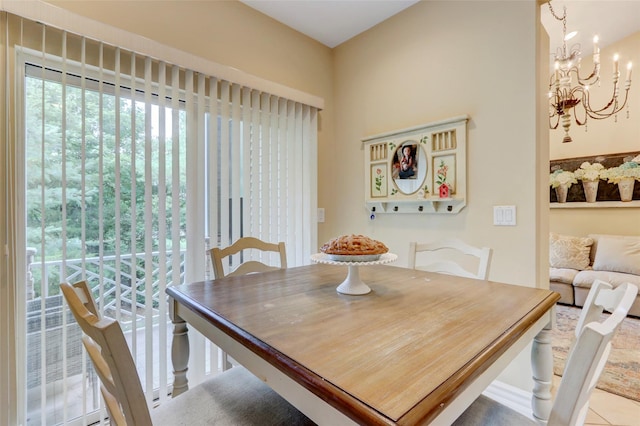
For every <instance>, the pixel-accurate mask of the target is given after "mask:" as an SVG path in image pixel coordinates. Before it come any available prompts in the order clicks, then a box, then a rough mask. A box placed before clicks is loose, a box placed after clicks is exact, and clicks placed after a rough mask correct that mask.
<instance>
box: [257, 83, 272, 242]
mask: <svg viewBox="0 0 640 426" xmlns="http://www.w3.org/2000/svg"><path fill="white" fill-rule="evenodd" d="M269 98H270V96H269V94H268V93H263V94H262V96H261V99H260V113H261V114H260V150H259V151H258V155H259V156H260V165H261V167H260V180H261V184H262V191H261V193H260V228H259V229H260V230H259V238H260V239H263V240H269V239H270V232H271V229H270V228H269V225H270V223H269V222H270V217H269V213H270V211H271V200H272V194H271V140H270V139H269V137H270V136H271V132H270V131H269V124H270V123H271V119H270V114H271V111H270V108H271V103H270V102H269Z"/></svg>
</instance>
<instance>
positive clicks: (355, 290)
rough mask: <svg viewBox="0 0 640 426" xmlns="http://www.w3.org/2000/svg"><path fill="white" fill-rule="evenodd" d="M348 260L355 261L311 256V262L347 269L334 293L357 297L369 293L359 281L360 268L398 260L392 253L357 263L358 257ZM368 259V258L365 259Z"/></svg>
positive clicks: (327, 256)
mask: <svg viewBox="0 0 640 426" xmlns="http://www.w3.org/2000/svg"><path fill="white" fill-rule="evenodd" d="M349 258H350V259H356V260H349V261H344V260H332V259H330V257H329V255H327V254H325V253H316V254H312V255H311V260H312V261H313V262H315V263H323V264H326V265H343V266H348V267H349V272H348V274H347V278H345V280H344V281H342V283H341V284H340V285H339V286H338V288H337V289H336V291H337V292H338V293H341V294H349V295H353V296H359V295H362V294H367V293H369V292H370V291H371V289H370V288H369V286H368V285H366V284H365V283H364V282H362V280H361V279H360V271H359V269H358V268H359V267H360V266H371V265H384V264H385V263H391V262H395V260H396V259H397V258H398V255H396V254H393V253H385V254H382V255H380V257H379V258H378V259H377V260H366V261H358V260H357V259H358V256H350V257H349ZM365 258H368V257H365Z"/></svg>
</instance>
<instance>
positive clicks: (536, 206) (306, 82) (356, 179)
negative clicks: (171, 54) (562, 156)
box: [51, 0, 548, 389]
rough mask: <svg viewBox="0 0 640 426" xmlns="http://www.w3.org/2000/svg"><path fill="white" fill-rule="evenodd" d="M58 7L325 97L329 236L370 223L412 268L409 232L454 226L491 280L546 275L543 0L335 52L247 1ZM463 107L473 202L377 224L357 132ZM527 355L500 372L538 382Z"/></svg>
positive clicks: (495, 7) (410, 14)
mask: <svg viewBox="0 0 640 426" xmlns="http://www.w3.org/2000/svg"><path fill="white" fill-rule="evenodd" d="M51 3H55V4H57V5H60V6H64V7H65V8H68V9H70V10H72V11H75V12H77V13H80V14H83V15H86V16H89V17H92V18H95V19H99V20H101V21H103V22H105V23H108V24H111V25H114V26H117V27H120V28H123V29H126V30H129V31H132V32H137V33H139V34H142V35H145V36H147V37H149V38H151V39H155V40H158V41H161V42H163V43H166V44H170V45H172V46H174V47H176V48H179V49H184V50H187V51H189V52H192V53H196V54H199V55H202V56H204V57H206V58H209V59H212V60H214V61H216V62H219V63H222V64H225V65H229V66H233V67H236V68H239V69H241V70H243V71H246V72H249V73H252V74H255V75H258V76H260V77H263V78H266V79H270V80H273V81H276V82H279V83H282V84H285V85H288V86H291V87H294V88H296V89H299V90H303V91H306V92H309V93H311V94H314V95H317V96H321V97H324V99H325V110H324V111H323V112H322V113H321V114H320V133H319V147H318V148H319V149H318V182H319V188H318V205H319V207H324V208H325V209H326V222H325V223H323V224H320V225H319V241H325V240H327V239H329V238H331V237H333V236H336V235H339V234H342V233H352V232H356V233H365V234H368V235H371V236H373V237H375V238H378V239H381V240H383V241H384V242H385V243H387V244H388V245H389V247H390V248H391V250H392V251H393V252H395V253H398V254H399V256H400V258H399V260H398V262H397V265H398V266H404V265H406V254H407V249H408V243H409V241H411V240H429V239H433V238H437V237H441V236H445V235H456V236H460V237H462V238H464V239H465V240H467V241H469V242H471V243H474V244H480V245H489V246H491V247H493V249H494V257H493V264H492V268H491V273H490V278H491V279H493V280H496V281H503V282H508V283H517V284H522V285H526V286H537V285H539V286H546V285H548V280H547V276H546V275H545V274H546V272H545V271H548V268H547V260H546V259H545V256H546V251H545V250H546V248H545V246H546V233H547V222H548V209H547V206H546V204H544V200H545V198H544V197H541V196H540V194H541V193H542V191H546V190H547V186H546V185H547V182H548V179H547V174H546V173H547V172H546V171H547V164H548V140H547V139H548V132H547V131H546V130H542V129H544V127H541V126H540V124H539V121H537V118H539V115H537V112H539V111H538V110H537V109H536V108H537V106H536V102H537V101H539V96H540V93H544V91H545V89H544V88H542V89H540V88H539V89H538V90H537V89H536V84H537V83H538V85H539V79H540V75H539V74H537V73H536V69H537V66H538V65H539V62H540V61H537V60H536V55H538V56H540V54H541V53H543V55H542V56H544V57H546V55H547V52H538V50H537V48H536V43H537V37H539V34H537V33H536V31H537V30H538V28H541V26H540V25H539V24H538V22H539V18H538V12H539V11H538V7H537V3H536V1H535V0H528V1H518V2H504V1H456V2H448V1H429V2H420V3H418V4H416V5H415V6H413V7H411V8H409V9H407V10H406V11H404V12H401V13H400V14H398V15H396V16H394V17H393V18H391V19H390V20H388V21H385V22H383V23H382V24H380V25H378V26H376V27H374V28H373V29H371V30H369V31H367V32H365V33H364V34H362V35H360V36H358V37H356V38H354V39H352V40H350V41H349V42H347V43H345V44H343V45H341V46H339V47H338V48H336V49H334V50H333V51H332V50H330V49H328V48H326V47H324V46H322V45H320V44H318V43H316V42H314V41H312V40H310V39H308V38H307V37H304V36H301V35H299V34H297V33H295V32H294V31H293V30H291V29H289V28H287V27H284V26H282V25H279V24H277V23H276V22H274V21H272V20H271V19H269V18H265V17H264V16H262V15H260V14H258V13H257V12H254V11H252V10H251V9H249V8H247V7H245V6H244V5H242V4H240V3H237V2H217V1H216V2H213V1H211V2H185V1H181V2H169V1H167V2H161V1H156V2H153V3H152V4H150V2H100V1H90V2H88V1H85V2H73V1H70V2H61V1H52V2H51ZM150 7H151V8H153V13H150V12H149V8H150ZM543 50H544V49H543ZM545 60H546V59H545ZM545 66H546V64H545ZM545 74H546V72H545ZM542 80H544V81H545V82H546V76H545V78H543V79H542ZM543 112H546V111H543ZM461 114H468V115H469V116H470V117H471V119H470V123H469V137H468V141H469V142H468V149H467V157H468V173H467V177H468V201H467V207H466V208H465V209H464V210H463V211H462V212H461V213H460V214H457V215H451V216H440V215H393V214H388V215H379V216H378V219H376V220H375V221H373V222H372V221H370V220H369V215H368V212H367V210H366V208H365V204H364V178H363V176H364V159H363V151H362V147H361V142H360V140H361V139H362V138H363V137H365V136H368V135H372V134H376V133H380V132H385V131H390V130H394V129H400V128H404V127H409V126H413V125H418V124H423V123H427V122H430V121H435V120H440V119H444V118H448V117H452V116H458V115H461ZM545 119H546V117H545ZM541 200H543V201H542V202H541ZM503 204H510V205H515V206H517V209H518V211H517V221H518V224H517V226H515V227H496V226H493V225H492V215H493V210H492V206H494V205H503ZM540 235H543V236H544V238H542V237H541V236H540ZM540 259H542V261H541V260H540ZM528 358H529V355H528V353H525V354H523V356H521V358H520V359H519V360H518V361H517V362H516V363H515V366H513V367H512V368H511V369H510V370H509V371H508V372H507V374H506V376H507V377H503V379H504V380H506V381H509V382H512V383H514V384H518V385H520V386H522V387H523V388H526V389H531V380H530V379H529V377H530V371H529V367H528V365H529V362H528Z"/></svg>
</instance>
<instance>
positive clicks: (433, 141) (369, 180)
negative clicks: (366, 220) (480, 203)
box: [362, 115, 469, 217]
mask: <svg viewBox="0 0 640 426" xmlns="http://www.w3.org/2000/svg"><path fill="white" fill-rule="evenodd" d="M468 119H469V117H468V116H466V115H463V116H458V117H453V118H450V119H445V120H441V121H436V122H432V123H427V124H422V125H418V126H415V127H410V128H406V129H400V130H393V131H390V132H386V133H383V134H379V135H374V136H369V137H366V138H364V139H363V140H362V142H363V143H364V160H365V171H366V176H365V182H366V196H365V201H366V203H367V209H368V210H370V211H371V212H372V213H442V214H455V213H458V212H460V210H462V209H463V208H464V206H465V205H466V148H467V121H468ZM371 217H375V214H372V215H371Z"/></svg>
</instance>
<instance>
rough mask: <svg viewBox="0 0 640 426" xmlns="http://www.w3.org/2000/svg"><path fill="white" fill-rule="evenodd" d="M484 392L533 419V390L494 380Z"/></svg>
mask: <svg viewBox="0 0 640 426" xmlns="http://www.w3.org/2000/svg"><path fill="white" fill-rule="evenodd" d="M482 394H483V395H485V396H488V397H489V398H491V399H493V400H495V401H498V402H499V403H501V404H503V405H506V406H507V407H509V408H511V409H512V410H515V411H517V412H518V413H520V414H522V415H523V416H526V417H528V418H530V419H532V420H533V410H532V408H531V399H532V397H533V394H532V393H531V392H527V391H525V390H522V389H520V388H517V387H515V386H512V385H509V384H507V383H504V382H501V381H498V380H494V381H493V382H491V384H490V385H489V387H487V388H486V389H485V390H484V392H482Z"/></svg>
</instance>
